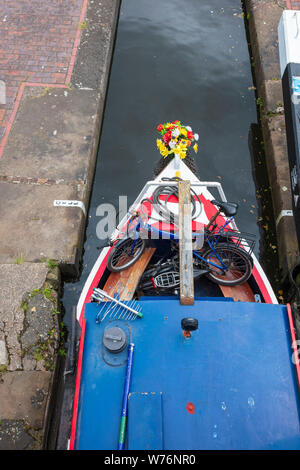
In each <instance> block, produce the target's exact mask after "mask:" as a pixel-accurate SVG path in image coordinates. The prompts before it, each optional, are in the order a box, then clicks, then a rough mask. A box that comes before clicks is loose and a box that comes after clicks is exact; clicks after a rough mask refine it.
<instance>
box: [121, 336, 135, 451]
mask: <svg viewBox="0 0 300 470" xmlns="http://www.w3.org/2000/svg"><path fill="white" fill-rule="evenodd" d="M133 350H134V344H133V343H130V344H129V346H128V359H127V368H126V375H125V384H124V392H123V402H122V414H121V422H120V432H119V444H118V450H123V449H124V445H125V431H126V421H127V407H128V394H129V387H130V379H131V371H132V361H133Z"/></svg>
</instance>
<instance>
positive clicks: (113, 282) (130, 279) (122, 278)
mask: <svg viewBox="0 0 300 470" xmlns="http://www.w3.org/2000/svg"><path fill="white" fill-rule="evenodd" d="M154 252H155V248H151V247H150V248H146V249H145V251H144V253H143V254H142V256H141V257H140V258H139V259H138V260H137V261H136V262H135V263H134V264H133V265H132V266H130V267H129V268H127V269H124V271H120V272H119V273H111V274H110V275H109V278H108V279H107V281H106V283H105V286H104V287H103V290H105V292H107V293H108V294H109V295H110V296H111V297H113V296H114V294H116V293H118V294H119V299H120V300H131V299H132V298H133V295H134V292H135V290H136V288H137V286H138V283H139V280H140V279H141V277H142V275H143V273H144V271H145V269H146V267H147V266H148V263H149V261H150V259H151V258H152V255H153V253H154Z"/></svg>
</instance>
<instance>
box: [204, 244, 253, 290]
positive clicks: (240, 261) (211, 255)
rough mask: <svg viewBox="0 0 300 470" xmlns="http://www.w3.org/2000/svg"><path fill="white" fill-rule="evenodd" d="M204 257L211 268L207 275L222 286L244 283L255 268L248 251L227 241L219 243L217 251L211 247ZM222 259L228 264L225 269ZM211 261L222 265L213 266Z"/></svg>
mask: <svg viewBox="0 0 300 470" xmlns="http://www.w3.org/2000/svg"><path fill="white" fill-rule="evenodd" d="M216 255H218V256H216ZM218 257H219V258H220V259H218ZM203 258H205V260H206V261H207V267H208V268H209V269H210V272H209V273H207V274H206V276H207V277H208V278H209V279H210V280H211V281H213V282H215V283H216V284H220V285H222V286H237V285H238V284H243V283H244V282H246V281H247V280H248V279H249V277H250V275H251V272H252V268H253V264H252V260H251V258H250V257H249V255H248V254H247V253H246V252H244V251H242V250H241V249H239V248H236V247H233V246H229V245H228V244H227V243H219V244H218V245H217V246H216V247H215V252H214V251H213V250H212V249H211V248H209V249H208V250H207V251H206V252H205V253H204V254H203ZM220 260H221V261H222V263H224V264H225V266H226V270H225V271H224V269H222V264H221V262H220ZM209 262H211V263H214V264H216V265H218V266H220V268H218V267H215V266H212V265H211V264H209Z"/></svg>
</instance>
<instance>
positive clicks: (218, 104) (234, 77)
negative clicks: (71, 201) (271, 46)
mask: <svg viewBox="0 0 300 470" xmlns="http://www.w3.org/2000/svg"><path fill="white" fill-rule="evenodd" d="M176 119H179V120H181V121H182V122H183V123H184V124H186V125H190V126H191V127H192V128H193V130H194V131H195V132H198V134H199V152H198V155H197V166H198V174H199V176H200V178H201V179H202V180H210V181H221V183H222V185H223V189H224V191H225V194H226V197H227V199H228V200H229V201H235V202H238V203H239V206H240V208H239V213H238V216H237V218H236V222H237V225H238V227H239V229H240V230H243V231H247V232H250V233H254V234H256V235H257V237H258V242H257V247H256V254H257V255H258V256H259V257H260V260H261V261H262V262H263V261H264V259H263V257H264V254H263V253H262V248H261V247H262V245H263V244H262V243H260V241H261V237H260V229H259V224H258V217H259V216H260V213H259V208H258V204H259V203H260V201H259V200H258V199H257V198H256V190H257V188H256V187H255V179H256V178H255V176H254V168H255V165H254V164H253V163H252V162H253V160H255V159H256V156H255V155H254V156H252V155H251V151H250V147H251V145H249V141H251V132H250V130H251V127H253V125H255V124H256V123H257V109H256V99H255V90H254V88H253V80H252V75H251V66H250V58H249V51H248V44H247V38H246V30H245V23H244V18H243V11H242V6H241V2H240V1H239V0H223V1H222V2H220V1H218V0H185V1H184V2H182V0H181V1H179V0H165V1H163V2H162V1H161V0H151V1H149V0H123V2H122V8H121V13H120V21H119V27H118V34H117V40H116V48H115V53H114V59H113V65H112V71H111V78H110V84H109V90H108V96H107V105H106V111H105V116H104V123H103V129H102V135H101V139H100V145H99V155H98V163H97V171H96V176H95V182H94V189H93V193H92V198H91V206H90V210H89V219H88V226H87V232H86V242H85V247H84V256H83V270H82V275H81V278H80V280H79V281H78V282H76V283H70V284H66V285H65V293H64V299H63V301H64V306H65V309H66V311H67V312H68V311H69V310H70V308H71V305H74V304H76V303H77V301H78V298H79V295H80V292H81V289H82V287H83V285H84V282H85V280H86V278H87V276H88V274H89V272H90V270H91V268H92V266H93V264H94V262H95V261H96V259H97V257H98V255H99V250H100V249H101V247H102V246H103V245H104V243H105V242H104V241H103V240H99V239H97V236H96V225H97V223H98V222H99V217H97V216H96V209H97V207H98V206H99V204H101V203H103V202H106V203H113V204H114V205H117V203H118V197H119V195H127V196H128V199H129V204H130V203H132V202H133V200H134V199H135V197H136V196H137V194H138V192H139V191H140V189H141V188H142V187H143V185H144V184H145V182H146V181H147V180H149V179H151V178H152V176H153V167H154V165H155V163H156V162H157V160H158V159H159V153H158V150H157V149H156V138H157V135H156V126H157V125H158V124H159V123H161V122H166V121H174V120H176ZM254 127H255V126H254ZM249 134H250V137H249ZM263 264H264V263H263Z"/></svg>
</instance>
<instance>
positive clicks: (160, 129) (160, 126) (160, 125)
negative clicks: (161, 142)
mask: <svg viewBox="0 0 300 470" xmlns="http://www.w3.org/2000/svg"><path fill="white" fill-rule="evenodd" d="M157 130H158V132H160V131H162V130H163V125H162V124H159V126H157Z"/></svg>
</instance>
